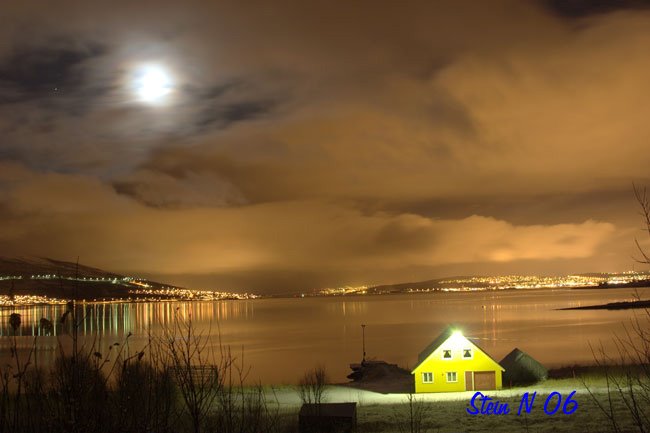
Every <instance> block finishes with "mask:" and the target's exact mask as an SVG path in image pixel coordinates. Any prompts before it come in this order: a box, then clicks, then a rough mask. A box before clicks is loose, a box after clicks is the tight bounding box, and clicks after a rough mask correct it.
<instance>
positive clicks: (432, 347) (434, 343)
mask: <svg viewBox="0 0 650 433" xmlns="http://www.w3.org/2000/svg"><path fill="white" fill-rule="evenodd" d="M456 329H457V328H456V327H455V326H451V325H450V326H447V328H446V329H445V330H444V331H443V332H442V334H440V335H439V336H438V337H436V338H435V340H433V341H432V342H431V343H430V344H429V345H428V346H427V347H426V348H425V349H424V350H423V351H422V352H420V353H419V354H418V365H416V366H415V367H414V368H413V370H412V371H415V370H417V368H418V367H419V366H420V364H422V363H423V362H424V361H425V360H426V359H427V358H428V357H429V356H430V355H431V354H432V353H433V352H435V350H436V349H437V348H438V347H440V346H441V345H442V344H443V343H444V342H445V341H447V339H449V337H451V336H452V334H453V333H454V331H455V330H456ZM465 338H466V339H467V340H468V341H469V342H470V343H472V344H473V345H474V346H475V347H476V348H477V349H478V350H480V351H481V352H483V353H484V354H485V355H486V356H487V357H488V358H490V359H491V360H492V361H493V362H494V363H495V364H496V365H498V366H499V367H501V364H499V363H498V362H497V361H496V360H495V359H494V358H492V357H491V356H490V354H489V353H487V352H486V351H485V350H483V348H482V347H480V346H479V345H478V344H476V343H474V342H473V341H471V340H469V339H468V338H467V337H465ZM501 370H505V369H504V368H503V367H501Z"/></svg>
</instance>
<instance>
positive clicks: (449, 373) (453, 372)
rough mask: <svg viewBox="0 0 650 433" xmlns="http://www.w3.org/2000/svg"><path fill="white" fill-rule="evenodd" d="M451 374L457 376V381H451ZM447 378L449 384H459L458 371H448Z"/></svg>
mask: <svg viewBox="0 0 650 433" xmlns="http://www.w3.org/2000/svg"><path fill="white" fill-rule="evenodd" d="M451 374H454V375H456V380H449V376H450V375H451ZM446 376H447V383H456V382H458V372H457V371H448V372H447V374H446Z"/></svg>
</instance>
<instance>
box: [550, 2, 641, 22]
mask: <svg viewBox="0 0 650 433" xmlns="http://www.w3.org/2000/svg"><path fill="white" fill-rule="evenodd" d="M542 2H543V3H544V4H545V5H546V6H547V7H548V8H549V9H550V10H552V11H553V12H554V13H557V14H558V15H560V16H563V17H567V18H583V17H587V16H590V15H596V14H603V13H608V12H613V11H617V10H628V9H647V8H648V7H650V1H648V0H542Z"/></svg>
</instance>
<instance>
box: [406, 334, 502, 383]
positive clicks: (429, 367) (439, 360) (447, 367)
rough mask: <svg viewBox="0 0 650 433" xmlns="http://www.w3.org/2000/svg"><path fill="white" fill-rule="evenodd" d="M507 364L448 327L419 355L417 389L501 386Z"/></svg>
mask: <svg viewBox="0 0 650 433" xmlns="http://www.w3.org/2000/svg"><path fill="white" fill-rule="evenodd" d="M504 371H505V370H504V368H503V367H501V366H500V365H499V363H498V362H496V361H495V360H494V359H492V358H491V357H490V355H488V354H487V353H485V352H484V351H483V350H482V349H481V348H480V347H478V346H477V345H476V344H474V343H472V342H471V341H469V340H468V339H467V338H465V337H464V336H463V334H462V333H461V332H460V331H458V330H454V328H452V327H448V328H447V329H446V330H445V332H443V333H442V334H441V335H440V336H439V337H438V338H436V339H435V340H433V342H432V343H431V344H429V346H427V348H426V349H424V350H423V351H422V352H421V353H420V354H419V355H418V365H417V366H416V367H415V368H414V369H413V371H412V372H411V374H413V375H414V378H415V392H451V391H474V390H490V389H501V387H502V381H501V375H502V373H503V372H504Z"/></svg>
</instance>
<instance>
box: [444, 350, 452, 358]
mask: <svg viewBox="0 0 650 433" xmlns="http://www.w3.org/2000/svg"><path fill="white" fill-rule="evenodd" d="M442 359H451V349H444V350H443V351H442Z"/></svg>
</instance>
